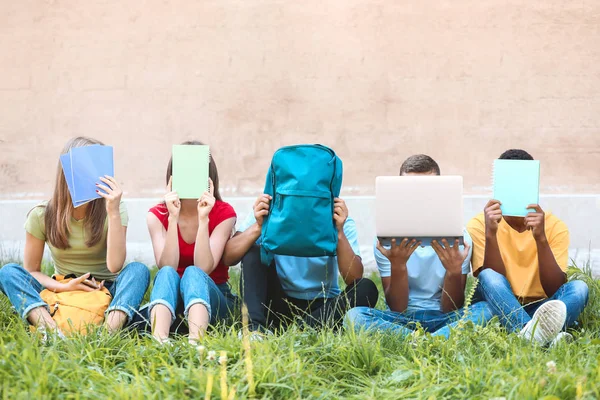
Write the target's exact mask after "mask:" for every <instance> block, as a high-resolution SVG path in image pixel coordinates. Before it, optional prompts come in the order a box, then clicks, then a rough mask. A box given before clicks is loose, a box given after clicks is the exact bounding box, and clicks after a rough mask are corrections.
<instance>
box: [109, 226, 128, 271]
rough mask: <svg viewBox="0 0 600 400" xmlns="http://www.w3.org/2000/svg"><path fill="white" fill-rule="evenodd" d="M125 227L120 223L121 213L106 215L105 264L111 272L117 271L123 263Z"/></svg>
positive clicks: (125, 247)
mask: <svg viewBox="0 0 600 400" xmlns="http://www.w3.org/2000/svg"><path fill="white" fill-rule="evenodd" d="M126 238H127V227H126V226H123V225H122V224H121V215H120V214H117V215H116V216H115V215H109V216H108V233H107V235H106V266H107V267H108V270H109V271H110V272H112V273H117V272H119V271H120V270H121V269H122V268H123V264H125V257H126V256H127V245H126V241H127V239H126Z"/></svg>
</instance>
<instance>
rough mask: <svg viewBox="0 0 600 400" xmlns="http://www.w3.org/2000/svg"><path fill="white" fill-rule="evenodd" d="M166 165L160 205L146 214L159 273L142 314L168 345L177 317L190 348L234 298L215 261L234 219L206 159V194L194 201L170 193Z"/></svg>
mask: <svg viewBox="0 0 600 400" xmlns="http://www.w3.org/2000/svg"><path fill="white" fill-rule="evenodd" d="M183 144H185V145H201V144H202V143H200V142H197V141H191V142H185V143H183ZM172 163H173V160H172V159H171V160H170V161H169V166H168V168H167V191H168V193H167V194H166V195H165V200H164V202H163V203H161V204H158V205H156V206H155V207H153V208H151V209H150V211H149V213H148V217H147V222H148V230H149V231H150V237H151V239H152V247H153V249H154V257H155V259H156V265H157V266H158V268H159V271H158V274H157V275H156V278H155V279H154V288H153V289H152V294H151V297H150V304H149V306H148V312H149V317H150V321H151V323H152V335H153V336H154V337H155V338H156V339H157V340H158V341H160V342H164V341H166V340H168V337H169V331H170V328H171V325H172V324H173V322H174V321H175V316H176V314H179V313H180V312H183V314H184V316H185V317H186V318H187V320H188V325H189V341H190V343H196V342H197V341H198V339H199V338H200V337H201V336H202V334H203V333H204V331H205V330H206V328H207V327H208V325H209V323H215V322H216V321H217V320H218V319H221V318H226V317H227V316H229V315H230V311H231V309H232V308H233V304H234V299H235V297H234V296H233V295H232V294H231V291H230V288H229V284H228V283H227V281H228V279H229V274H228V270H229V268H228V267H227V266H225V265H224V264H223V263H222V262H221V256H222V255H223V249H224V248H225V244H226V243H227V241H228V240H229V238H230V237H231V233H232V231H233V228H234V226H235V220H236V215H235V211H234V210H233V208H232V207H231V206H230V205H229V204H227V203H225V202H224V201H222V200H221V195H220V193H219V175H218V172H217V166H216V164H215V161H214V159H213V158H212V157H211V159H210V165H209V176H210V189H209V191H208V192H205V193H204V194H203V195H202V197H201V198H200V199H198V200H196V199H191V200H190V199H179V196H178V195H177V193H176V192H174V191H172V189H171V175H172Z"/></svg>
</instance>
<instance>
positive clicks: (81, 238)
mask: <svg viewBox="0 0 600 400" xmlns="http://www.w3.org/2000/svg"><path fill="white" fill-rule="evenodd" d="M120 212H121V224H122V225H123V226H127V222H128V216H127V207H125V203H123V202H121V204H120ZM45 213H46V204H40V205H39V206H37V207H35V208H34V209H32V210H31V212H30V213H29V215H28V216H27V221H25V230H26V231H27V232H28V233H29V234H31V235H32V236H34V237H36V238H38V239H40V240H43V241H44V242H46V245H48V248H49V249H50V254H52V260H53V261H54V268H55V270H56V273H57V274H59V275H69V274H75V275H76V276H80V275H83V274H85V273H87V272H90V273H91V274H92V276H94V277H95V278H96V279H97V280H107V281H114V280H115V279H116V277H117V275H118V274H113V273H112V272H110V271H109V270H108V267H107V266H106V234H107V233H108V217H107V220H106V222H105V224H104V234H103V236H102V239H101V240H100V241H99V242H98V243H96V244H95V245H94V246H92V247H87V246H86V244H85V237H86V234H87V232H86V231H85V229H84V221H85V220H80V221H77V220H76V219H75V218H73V217H71V227H70V228H71V234H70V235H69V248H67V249H65V250H62V249H57V248H56V247H54V246H52V245H51V244H50V242H47V241H46V224H45V222H44V215H45Z"/></svg>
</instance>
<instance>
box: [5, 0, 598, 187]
mask: <svg viewBox="0 0 600 400" xmlns="http://www.w3.org/2000/svg"><path fill="white" fill-rule="evenodd" d="M599 27H600V2H599V1H598V0H583V1H565V0H562V1H549V0H543V1H542V0H539V1H516V0H509V1H506V0H486V1H474V0H470V1H469V0H453V1H432V2H422V1H414V0H413V1H403V2H394V1H387V0H362V1H359V0H304V1H282V0H262V1H260V0H220V1H217V0H210V1H209V0H205V1H192V0H187V1H185V0H180V1H176V0H161V1H157V0H149V1H144V2H141V1H133V2H131V1H116V0H86V1H75V0H70V1H66V0H63V1H61V0H46V1H41V0H39V1H33V0H18V1H10V0H0V154H1V155H2V157H1V159H0V198H14V197H18V196H21V195H24V194H25V195H26V196H28V197H40V196H45V195H47V194H48V192H49V190H50V188H51V182H52V181H53V179H54V173H55V166H56V161H57V156H58V152H59V151H60V148H61V147H62V145H63V143H64V142H65V141H66V140H67V138H69V137H71V136H74V135H89V136H93V137H96V138H99V139H101V140H103V141H105V142H106V143H109V144H112V145H114V146H115V148H116V168H117V175H118V177H119V179H120V180H121V181H122V182H123V183H124V185H125V189H126V191H127V194H128V196H130V197H136V196H140V197H147V196H155V195H157V194H158V193H160V192H161V191H162V187H163V175H164V170H165V167H166V162H167V159H168V156H169V151H170V145H171V144H173V143H177V142H180V141H182V140H184V139H188V138H198V139H202V140H204V141H207V142H208V143H210V144H211V145H212V146H213V153H214V155H215V158H216V160H217V162H218V164H219V167H220V172H221V179H222V186H223V187H224V189H226V190H225V194H227V195H254V194H256V193H257V192H258V191H259V190H261V188H262V185H263V178H264V174H265V171H266V168H267V166H268V163H269V158H270V156H271V154H272V152H273V151H274V150H275V149H276V148H278V147H279V146H282V145H286V144H292V143H298V142H321V143H323V144H327V145H330V146H332V147H334V148H335V149H336V150H337V151H338V153H339V154H340V155H341V157H342V158H343V160H344V161H345V172H346V173H345V191H346V194H363V193H371V192H372V190H373V183H374V177H375V176H376V175H382V174H395V173H397V170H398V167H399V164H400V163H401V161H402V160H403V159H404V158H405V157H406V156H408V155H410V154H412V153H415V152H425V153H428V154H430V155H432V156H433V157H434V158H436V159H438V161H439V162H440V164H441V166H442V169H443V172H445V173H454V174H464V176H465V185H466V188H467V190H468V191H469V192H471V193H481V192H485V187H487V186H489V184H490V165H491V159H492V158H493V157H496V156H497V155H498V154H499V153H500V152H501V151H502V150H504V149H506V148H508V147H524V148H527V149H529V150H530V151H531V152H532V153H533V154H534V156H535V157H537V158H540V159H542V160H543V179H542V185H543V191H544V192H546V193H573V192H581V193H592V192H593V193H598V192H600V45H599V43H600V28H599Z"/></svg>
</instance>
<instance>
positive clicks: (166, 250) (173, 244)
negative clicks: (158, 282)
mask: <svg viewBox="0 0 600 400" xmlns="http://www.w3.org/2000/svg"><path fill="white" fill-rule="evenodd" d="M146 222H147V223H148V231H149V232H150V239H151V240H152V249H153V250H154V259H155V260H156V266H157V267H158V268H162V267H164V266H171V267H173V268H177V266H178V265H179V237H178V232H177V220H176V219H175V218H172V217H171V216H169V229H167V230H165V227H164V226H163V225H162V224H161V222H160V221H159V220H158V218H156V216H155V215H154V214H152V213H148V216H147V217H146Z"/></svg>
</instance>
